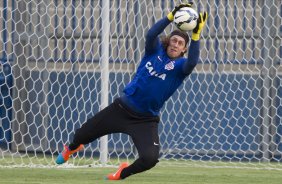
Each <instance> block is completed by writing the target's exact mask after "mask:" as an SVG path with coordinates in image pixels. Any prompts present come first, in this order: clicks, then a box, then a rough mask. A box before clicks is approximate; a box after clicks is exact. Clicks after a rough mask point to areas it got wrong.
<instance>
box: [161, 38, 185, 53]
mask: <svg viewBox="0 0 282 184" xmlns="http://www.w3.org/2000/svg"><path fill="white" fill-rule="evenodd" d="M166 52H167V55H168V56H169V57H170V58H172V59H173V58H178V57H180V56H181V54H182V53H183V52H186V45H185V40H184V38H182V37H181V36H178V35H173V36H172V37H170V39H169V45H168V47H167V50H166Z"/></svg>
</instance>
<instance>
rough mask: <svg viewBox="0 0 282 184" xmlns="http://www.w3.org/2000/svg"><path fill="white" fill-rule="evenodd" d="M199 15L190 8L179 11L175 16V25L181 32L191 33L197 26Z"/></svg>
mask: <svg viewBox="0 0 282 184" xmlns="http://www.w3.org/2000/svg"><path fill="white" fill-rule="evenodd" d="M198 17H199V15H198V13H197V12H196V11H195V10H194V9H193V8H190V7H183V8H181V9H179V10H178V11H177V12H176V13H175V15H174V23H175V25H176V27H177V28H178V29H180V30H181V31H191V30H193V29H194V28H195V27H196V25H197V20H198Z"/></svg>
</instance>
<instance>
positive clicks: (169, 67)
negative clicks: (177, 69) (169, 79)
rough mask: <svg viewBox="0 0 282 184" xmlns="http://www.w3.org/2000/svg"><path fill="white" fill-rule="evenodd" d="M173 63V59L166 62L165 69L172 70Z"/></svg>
mask: <svg viewBox="0 0 282 184" xmlns="http://www.w3.org/2000/svg"><path fill="white" fill-rule="evenodd" d="M174 63H175V61H171V62H169V63H167V64H166V65H165V69H166V70H173V69H174Z"/></svg>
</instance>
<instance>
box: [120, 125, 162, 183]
mask: <svg viewBox="0 0 282 184" xmlns="http://www.w3.org/2000/svg"><path fill="white" fill-rule="evenodd" d="M129 135H130V136H131V137H132V140H133V142H134V144H135V146H136V148H137V151H138V154H139V158H138V159H137V160H136V161H135V162H134V163H133V164H131V165H130V166H128V167H126V168H124V169H123V170H122V172H121V174H120V178H121V179H124V178H126V177H128V176H130V175H133V174H136V173H140V172H143V171H146V170H149V169H151V168H152V167H154V166H155V165H156V164H157V163H158V162H159V160H158V158H159V148H160V146H159V136H158V123H157V122H149V123H148V122H146V123H143V124H138V125H133V126H132V128H131V130H130V132H129Z"/></svg>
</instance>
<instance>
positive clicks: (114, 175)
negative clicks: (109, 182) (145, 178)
mask: <svg viewBox="0 0 282 184" xmlns="http://www.w3.org/2000/svg"><path fill="white" fill-rule="evenodd" d="M122 169H123V168H119V169H118V170H117V172H115V174H113V177H116V175H117V173H118V172H120V171H121V170H122Z"/></svg>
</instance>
